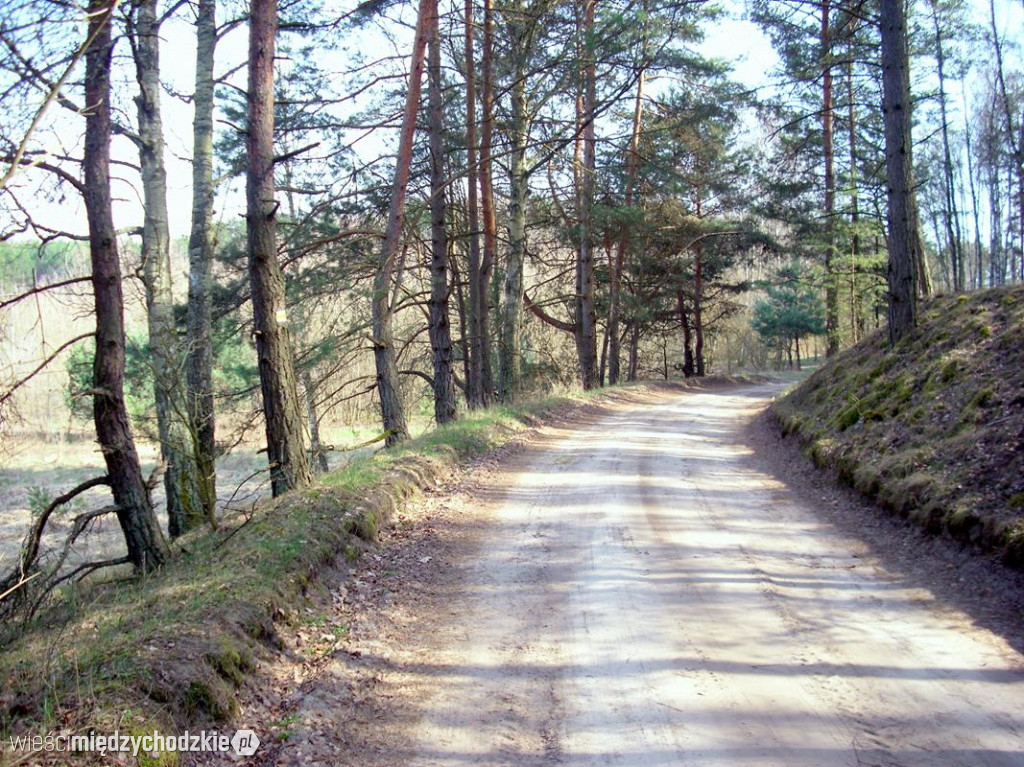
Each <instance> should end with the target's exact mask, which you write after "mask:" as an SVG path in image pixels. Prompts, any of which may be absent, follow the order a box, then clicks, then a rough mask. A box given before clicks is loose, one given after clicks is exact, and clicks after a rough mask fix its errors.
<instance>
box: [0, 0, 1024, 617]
mask: <svg viewBox="0 0 1024 767" xmlns="http://www.w3.org/2000/svg"><path fill="white" fill-rule="evenodd" d="M1022 12H1024V4H1020V3H1017V2H1015V1H1014V2H1010V1H1009V0H918V1H911V2H904V0H877V1H874V0H857V1H855V2H854V1H851V2H844V1H843V0H835V1H833V0H776V1H772V2H769V1H768V0H749V2H746V3H739V2H710V1H707V0H604V1H603V2H600V3H599V2H597V0H482V2H474V0H466V2H465V4H458V3H441V2H439V0H419V2H418V3H412V4H410V3H402V2H396V1H395V0H366V2H363V3H360V4H340V3H330V2H322V1H320V0H251V2H239V0H219V2H218V0H164V1H163V2H160V1H159V0H89V2H88V3H87V4H86V5H85V6H82V5H79V4H77V3H73V2H72V3H69V2H64V1H63V0H4V2H3V6H2V10H0V43H2V44H0V105H2V109H0V173H2V175H0V290H2V296H0V316H2V317H3V324H2V326H0V334H2V337H0V342H2V345H3V351H2V352H0V365H2V369H0V428H2V429H3V431H4V438H3V439H4V443H5V444H6V445H8V446H11V445H17V444H18V441H19V439H21V438H22V437H23V436H24V435H27V434H32V433H37V432H47V431H48V430H50V431H53V430H55V429H56V430H58V431H59V430H60V429H61V428H63V427H62V426H61V424H65V425H68V431H69V432H70V431H75V432H76V433H79V434H81V433H86V434H87V439H94V440H95V441H96V442H97V443H98V445H99V446H100V451H101V453H102V462H103V468H102V473H100V474H96V475H94V476H90V477H88V478H85V479H82V480H81V481H79V482H77V483H75V484H74V485H70V486H68V487H66V488H64V489H63V490H62V491H61V492H60V493H57V494H54V495H52V496H50V497H45V498H37V499H36V503H35V504H34V506H35V508H34V511H33V514H32V515H31V518H30V519H29V520H28V521H27V522H26V523H25V524H24V525H23V526H22V528H21V530H20V531H19V532H18V534H17V535H18V536H19V537H20V536H21V535H24V536H25V543H24V544H23V546H22V548H21V551H20V554H18V555H17V556H16V557H14V558H13V559H14V561H12V562H5V567H4V570H5V572H4V573H3V575H2V577H3V580H2V581H0V595H2V596H0V599H4V600H5V601H7V602H8V607H10V603H11V601H12V600H11V599H8V597H13V598H14V599H13V601H17V599H20V598H21V597H22V595H26V594H32V596H31V597H30V601H32V600H35V599H37V598H38V597H37V596H36V595H37V594H38V592H39V591H40V590H46V589H52V588H53V587H54V586H55V585H57V584H58V583H60V582H62V581H64V580H67V579H68V578H71V577H80V576H81V575H82V574H83V573H88V572H92V571H93V570H95V569H97V568H100V567H106V566H109V565H117V564H128V565H130V566H131V567H132V568H134V569H135V570H137V571H139V572H145V571H150V570H153V569H156V568H159V567H161V566H162V565H164V564H165V563H166V562H168V561H169V559H170V558H171V557H172V553H171V552H172V548H171V545H170V543H169V541H174V540H175V539H177V538H178V537H179V536H182V535H184V534H185V533H187V532H189V531H190V530H193V529H195V528H199V527H202V526H204V525H213V526H215V525H216V524H217V522H218V515H219V514H220V508H221V506H222V505H223V497H224V494H225V493H230V492H231V488H229V487H222V486H221V483H219V482H218V474H217V465H218V461H220V460H222V459H223V457H224V456H225V455H227V454H228V453H230V451H231V450H232V449H234V448H236V447H237V446H238V445H240V444H243V443H245V442H246V441H247V440H248V441H249V442H252V441H255V442H257V443H258V444H259V449H258V454H259V455H260V456H261V459H260V460H261V462H262V466H261V467H260V469H259V472H260V474H261V477H262V478H263V480H264V481H265V482H266V483H268V484H269V486H270V488H271V490H272V493H273V495H275V496H277V495H281V494H283V493H285V492H287V491H289V490H292V489H296V488H302V487H306V486H308V485H309V484H310V483H311V482H313V478H314V477H315V476H316V475H318V474H320V473H322V472H324V471H325V470H326V469H327V466H328V462H327V461H328V455H329V454H331V453H332V452H335V451H338V450H345V449H347V448H349V447H352V446H351V445H350V446H345V445H335V444H332V443H331V440H329V439H328V438H325V437H324V436H323V432H324V430H325V427H326V425H328V424H367V423H371V422H372V423H373V424H374V428H373V429H372V430H369V431H367V432H366V433H365V434H364V435H363V436H364V437H365V440H364V441H362V442H360V444H359V445H358V446H359V447H366V446H367V445H373V446H384V447H387V448H390V447H393V446H397V445H399V444H401V443H402V442H403V441H405V440H406V439H408V438H409V436H410V433H411V431H412V430H413V427H414V425H417V424H418V426H417V428H419V429H422V428H424V423H425V422H426V421H432V422H435V423H437V424H444V423H448V422H451V421H454V420H456V419H458V418H460V417H461V415H462V414H464V413H467V412H468V411H473V410H478V409H482V408H487V407H489V406H491V405H494V404H497V403H513V402H517V401H519V400H521V399H523V398H526V397H529V396H532V395H533V394H536V393H539V392H546V391H551V390H554V389H558V388H559V387H573V386H579V387H582V389H584V390H592V389H596V388H600V387H606V386H615V385H617V384H620V383H625V382H632V381H636V380H638V379H645V378H666V379H667V378H670V377H678V376H682V377H686V378H691V377H696V378H700V377H704V376H706V375H709V374H712V373H722V374H725V373H731V372H733V371H738V370H754V369H764V368H767V367H769V366H773V365H774V366H776V367H780V366H785V365H790V366H792V365H795V366H797V367H799V366H800V365H801V362H802V360H803V359H806V358H809V357H817V356H819V352H820V354H821V355H825V356H834V355H835V354H837V353H838V352H840V351H841V350H842V349H844V348H846V347H848V346H850V345H851V344H854V343H857V342H858V341H860V340H862V339H863V338H865V337H866V336H867V335H869V334H871V333H872V332H874V331H876V330H880V329H884V328H888V333H889V338H890V340H891V341H892V342H896V341H898V340H899V339H900V338H901V337H903V336H904V335H905V334H906V333H908V332H909V331H910V330H911V329H912V328H913V327H914V325H915V323H916V321H917V304H918V301H919V299H922V298H926V297H928V296H931V295H934V294H951V293H963V292H967V291H978V290H982V289H987V288H991V287H997V286H1001V285H1005V284H1008V283H1015V282H1021V281H1024V68H1022V58H1021V48H1020V44H1021V39H1020V36H1019V31H1020V29H1021V19H1022ZM759 41H760V42H759ZM736 48H741V49H742V48H748V49H749V50H748V52H747V56H748V60H747V61H746V62H745V64H744V62H742V61H739V62H738V60H737V58H736V57H737V50H736ZM740 52H741V53H742V52H743V51H742V50H741V51H740ZM755 78H756V81H755ZM71 424H73V425H74V428H72V427H71V426H70V425H71ZM139 441H146V442H149V443H152V444H153V445H156V446H157V447H156V449H157V451H158V453H159V469H160V470H159V471H158V472H156V473H154V474H152V475H150V476H149V477H147V476H146V474H145V472H144V471H143V469H142V463H141V461H140V457H139V450H138V447H137V443H138V442H139ZM157 483H159V484H160V485H161V486H162V488H163V490H162V494H160V496H159V497H160V498H163V499H165V504H166V519H167V522H166V530H163V529H161V523H160V522H159V520H158V517H157V514H156V512H155V508H154V504H155V503H158V501H155V500H154V498H155V497H156V496H155V495H154V493H153V492H152V491H153V490H154V488H155V486H156V485H157ZM102 487H106V488H109V495H110V497H111V499H112V500H111V502H110V503H107V504H105V505H102V506H100V507H98V508H94V509H90V510H88V511H86V512H85V513H83V514H80V515H79V516H78V517H77V518H76V520H75V523H74V526H73V528H72V529H71V530H70V531H69V533H68V537H67V541H66V547H65V554H64V555H63V556H61V557H59V558H58V559H57V560H56V561H54V560H53V559H52V558H51V559H45V560H44V559H43V558H42V557H41V550H40V541H41V538H42V536H43V534H44V531H45V529H46V526H47V524H48V522H49V521H50V520H51V518H52V517H53V515H54V514H56V513H57V512H58V511H59V510H60V509H61V508H63V507H65V506H68V505H69V504H73V503H74V502H75V499H76V498H78V497H79V496H81V495H82V494H83V493H86V492H87V491H92V490H95V489H96V488H102ZM218 498H220V499H221V500H220V502H219V501H218ZM219 503H220V505H219ZM104 516H114V517H116V519H117V522H118V526H119V529H120V531H121V533H122V535H123V537H124V541H125V544H126V545H125V550H126V553H125V555H124V556H122V557H117V558H114V559H104V560H100V561H87V562H85V563H84V564H82V565H80V566H79V567H76V568H74V569H73V570H71V571H70V572H68V568H63V565H64V558H65V557H66V555H67V547H71V546H73V545H74V543H75V539H76V538H77V537H78V536H79V535H80V534H82V533H83V532H84V531H85V530H86V529H87V528H88V527H89V525H90V524H91V523H92V522H94V521H95V520H97V519H99V518H101V517H104ZM62 568H63V569H62ZM30 581H32V583H30ZM5 609H7V608H5Z"/></svg>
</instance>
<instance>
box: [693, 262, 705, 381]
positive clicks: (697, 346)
mask: <svg viewBox="0 0 1024 767" xmlns="http://www.w3.org/2000/svg"><path fill="white" fill-rule="evenodd" d="M693 339H694V340H693V361H694V367H695V369H694V375H696V376H697V377H698V378H703V377H704V374H705V372H706V370H705V365H704V253H703V248H701V246H700V244H699V243H698V245H697V264H696V268H695V269H694V271H693Z"/></svg>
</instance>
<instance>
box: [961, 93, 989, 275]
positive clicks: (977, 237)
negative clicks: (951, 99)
mask: <svg viewBox="0 0 1024 767" xmlns="http://www.w3.org/2000/svg"><path fill="white" fill-rule="evenodd" d="M960 89H961V90H960V92H961V94H962V97H963V104H964V142H965V149H966V154H967V183H968V185H969V189H970V192H971V213H972V217H973V220H974V269H973V270H972V272H971V273H972V275H974V276H973V279H972V282H974V281H975V280H976V282H975V285H974V287H975V288H976V289H977V290H981V289H982V288H983V287H984V285H985V270H984V259H983V258H982V253H981V213H980V212H979V210H978V189H977V187H976V186H975V180H974V175H975V171H974V148H973V147H972V146H971V119H970V111H969V110H968V108H967V84H966V77H961V79H960Z"/></svg>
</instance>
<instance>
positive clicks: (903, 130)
mask: <svg viewBox="0 0 1024 767" xmlns="http://www.w3.org/2000/svg"><path fill="white" fill-rule="evenodd" d="M881 28H882V91H883V93H882V116H883V120H884V124H885V169H886V186H887V193H888V223H889V267H888V272H887V278H888V283H889V342H890V343H893V344H894V343H896V342H897V341H899V340H900V339H902V338H903V337H904V336H906V335H907V334H908V333H910V331H911V330H913V329H914V327H916V325H917V291H918V279H919V262H920V260H921V259H922V258H923V254H922V253H921V252H920V250H919V248H920V244H921V239H920V236H919V233H918V217H917V204H916V201H915V199H914V185H913V156H912V141H911V119H910V118H911V115H910V73H909V64H908V59H907V22H906V12H905V8H904V5H903V0H881Z"/></svg>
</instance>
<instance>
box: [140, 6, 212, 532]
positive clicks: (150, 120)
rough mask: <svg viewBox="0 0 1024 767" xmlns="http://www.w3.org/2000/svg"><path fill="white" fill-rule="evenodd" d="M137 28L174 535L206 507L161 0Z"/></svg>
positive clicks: (146, 277) (155, 340)
mask: <svg viewBox="0 0 1024 767" xmlns="http://www.w3.org/2000/svg"><path fill="white" fill-rule="evenodd" d="M133 27H134V28H133V30H132V31H133V32H134V36H133V40H132V43H133V53H134V58H135V68H136V74H137V79H138V83H139V95H138V96H137V97H136V99H135V101H136V106H137V110H138V119H139V139H138V148H139V164H140V167H141V170H142V191H143V199H144V220H143V226H142V277H143V283H144V284H145V288H146V316H147V320H148V325H149V348H150V352H151V354H150V366H151V368H152V371H153V389H154V392H153V394H154V401H155V403H156V418H157V431H158V433H159V436H160V456H161V459H162V461H163V463H164V490H165V491H166V495H167V530H168V533H169V534H170V536H171V537H172V538H176V537H178V536H179V535H182V534H184V533H186V532H188V531H189V530H191V529H192V528H194V527H196V526H198V525H199V524H200V523H202V521H203V518H204V513H203V508H202V505H201V504H200V499H199V487H198V484H197V481H196V464H195V462H194V460H193V450H192V447H193V444H192V439H191V437H190V435H189V425H188V408H187V404H186V390H185V380H184V376H183V375H182V373H183V366H182V364H181V363H182V357H181V350H180V348H179V344H178V330H177V326H176V323H175V321H174V295H173V293H172V291H171V253H170V240H171V234H170V225H169V223H168V218H167V170H166V166H165V164H164V137H163V120H162V115H161V110H160V90H161V86H160V37H159V35H160V26H159V24H158V22H157V14H156V0H139V1H138V3H137V4H136V8H135V16H134V24H133Z"/></svg>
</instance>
